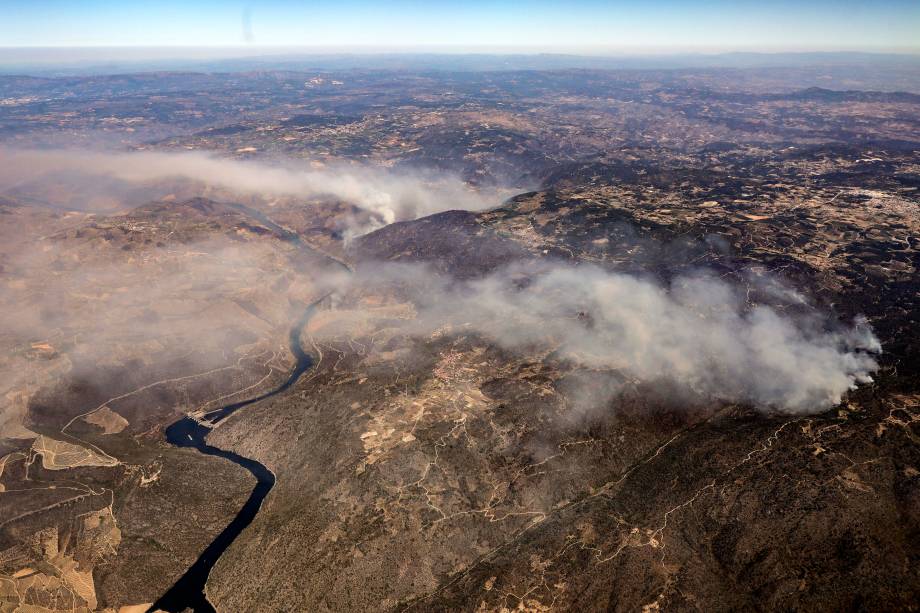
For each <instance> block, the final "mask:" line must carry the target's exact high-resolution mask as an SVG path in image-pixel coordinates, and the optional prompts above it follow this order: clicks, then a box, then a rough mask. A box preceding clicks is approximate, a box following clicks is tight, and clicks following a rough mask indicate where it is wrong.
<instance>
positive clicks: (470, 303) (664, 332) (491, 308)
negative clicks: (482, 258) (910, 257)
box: [349, 264, 881, 413]
mask: <svg viewBox="0 0 920 613" xmlns="http://www.w3.org/2000/svg"><path fill="white" fill-rule="evenodd" d="M349 283H350V285H351V287H352V288H355V289H358V290H359V291H368V290H369V289H370V290H372V291H373V290H376V289H378V288H379V289H380V290H381V291H385V288H387V287H394V286H396V287H402V288H403V289H404V290H406V291H408V292H409V296H410V297H411V300H412V302H413V303H414V304H415V306H416V310H417V314H418V315H417V319H416V320H414V321H412V322H409V323H407V328H408V329H409V330H410V331H411V332H412V333H415V334H428V333H430V332H432V331H433V330H436V329H438V328H440V327H442V326H443V325H444V324H445V323H449V324H450V325H452V326H455V327H457V328H458V330H462V331H464V332H474V333H477V334H479V335H482V336H483V337H485V338H487V339H489V340H490V341H492V342H495V343H497V344H499V345H501V346H502V347H504V348H507V349H511V350H524V349H528V348H534V347H535V346H538V345H544V346H547V345H548V346H550V347H555V348H557V349H558V351H559V353H560V354H562V355H563V356H565V357H567V358H570V359H571V360H572V361H573V362H575V363H577V364H580V365H582V366H584V367H587V368H589V369H598V370H606V371H611V372H615V373H617V374H618V376H619V378H620V379H622V378H624V377H625V378H626V379H627V380H633V381H637V382H644V383H653V384H654V383H656V382H659V383H661V384H662V386H666V387H667V388H668V389H669V390H678V392H679V393H683V394H685V397H684V398H682V400H688V399H697V400H712V399H715V400H719V401H726V402H739V403H748V404H752V405H754V406H757V407H760V408H762V409H765V410H779V411H784V412H791V413H809V412H818V411H821V410H824V409H827V408H828V407H830V406H833V405H834V404H837V403H839V402H840V401H841V398H842V396H843V394H844V393H845V392H847V391H848V390H850V389H852V388H854V387H855V386H856V384H858V383H864V382H868V381H871V373H872V372H874V371H875V370H876V369H877V364H876V362H875V360H874V359H873V357H872V354H873V353H877V352H879V351H880V350H881V347H880V345H879V342H878V340H877V339H876V337H875V336H874V335H873V334H872V332H871V330H870V329H869V328H868V326H867V325H866V324H865V322H862V321H858V322H855V323H854V324H853V325H851V326H841V325H831V324H830V322H829V321H828V320H827V319H826V318H825V319H822V318H820V317H818V316H816V315H810V316H805V315H798V316H792V315H785V314H783V313H782V312H781V311H779V310H778V309H777V308H773V307H768V306H763V305H760V306H757V305H754V306H751V305H747V304H745V301H744V299H743V298H742V295H741V293H740V292H739V291H738V290H737V289H736V288H734V287H732V286H730V285H728V284H727V283H725V282H723V281H720V280H718V279H715V278H712V277H710V276H705V275H699V276H689V277H682V278H678V279H676V280H674V281H673V282H672V283H671V284H670V286H669V287H663V286H661V285H660V284H658V283H657V282H654V281H651V280H648V279H643V278H639V277H635V276H631V275H624V274H616V273H611V272H608V271H604V270H602V269H600V268H596V267H593V266H578V267H574V266H571V265H562V264H555V265H546V264H543V265H536V266H535V265H529V266H528V267H521V266H517V267H513V268H507V269H505V270H502V271H499V272H495V273H493V274H490V275H488V276H486V277H485V278H482V279H479V280H476V281H472V282H467V283H462V284H461V283H457V282H454V281H451V280H449V279H445V278H443V277H438V276H435V275H433V274H431V273H430V272H429V271H427V270H424V269H421V268H418V267H415V266H399V265H383V266H377V267H373V268H372V269H371V270H369V271H366V272H365V273H363V274H360V275H359V276H358V277H357V278H355V279H352V280H350V281H349ZM787 293H788V296H789V300H790V301H791V302H796V301H801V297H800V296H799V295H798V294H796V293H795V292H793V291H791V290H788V292H787Z"/></svg>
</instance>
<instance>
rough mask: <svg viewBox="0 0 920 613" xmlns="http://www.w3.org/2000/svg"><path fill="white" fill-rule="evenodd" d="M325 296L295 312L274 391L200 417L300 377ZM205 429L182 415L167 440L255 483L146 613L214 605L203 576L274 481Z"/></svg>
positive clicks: (227, 411)
mask: <svg viewBox="0 0 920 613" xmlns="http://www.w3.org/2000/svg"><path fill="white" fill-rule="evenodd" d="M236 208H239V209H240V210H242V211H244V212H246V213H248V214H249V215H251V216H252V217H255V218H256V219H258V220H259V221H260V222H262V223H263V224H265V225H266V226H267V227H269V228H270V229H271V230H273V231H274V232H276V233H277V234H278V235H279V236H280V238H281V239H282V240H284V241H286V242H289V243H292V244H294V245H297V246H298V247H300V248H305V245H303V243H302V242H301V241H300V238H299V237H298V236H297V235H296V234H293V233H292V232H290V231H288V230H285V229H284V228H282V227H281V226H279V225H277V224H276V223H275V222H273V221H271V220H270V219H269V218H268V217H266V216H265V215H263V214H262V213H260V212H258V211H255V210H253V209H250V208H248V207H244V206H242V205H236ZM324 298H325V297H324ZM324 298H321V299H320V300H317V301H316V302H314V303H313V304H311V305H310V306H308V307H307V309H306V310H305V311H304V313H303V315H301V316H300V319H298V320H297V321H296V322H295V323H294V325H293V326H292V327H291V331H290V333H289V335H288V343H289V345H290V349H291V353H293V354H294V358H295V359H296V361H297V362H296V364H295V366H294V370H293V371H291V374H290V376H288V378H287V380H285V381H284V383H282V384H281V385H279V386H278V387H276V388H275V389H273V390H271V391H268V392H265V393H264V394H260V395H259V396H256V397H254V398H250V399H248V400H243V401H240V402H234V403H232V404H228V405H226V406H223V407H221V408H219V409H215V410H213V411H210V412H208V413H206V414H205V416H204V418H203V421H207V422H209V423H210V424H211V425H213V424H216V423H217V422H219V421H221V420H222V419H224V418H225V417H228V416H229V415H231V414H233V412H234V411H237V410H239V409H241V408H243V407H245V406H248V405H250V404H253V403H255V402H259V401H260V400H265V399H266V398H270V397H272V396H274V395H276V394H280V393H282V392H284V391H285V390H287V389H288V388H289V387H291V386H292V385H294V383H296V382H297V380H298V379H299V378H300V375H302V374H303V373H304V372H306V371H307V370H308V369H309V368H310V367H311V366H313V358H312V357H311V356H310V355H309V354H307V353H306V352H305V351H304V350H303V347H301V346H300V334H301V332H302V331H303V328H304V326H305V325H306V324H307V322H308V321H309V320H310V317H311V316H312V315H313V312H314V311H315V310H316V307H317V305H318V304H319V303H320V302H321V301H322V300H323V299H324ZM210 432H211V427H209V426H207V425H205V424H203V423H199V422H198V421H196V420H194V419H192V418H190V417H184V418H182V419H180V420H179V421H177V422H175V423H173V424H172V425H170V426H169V427H168V428H166V440H167V441H169V443H170V444H172V445H175V446H176V447H193V448H195V449H197V450H198V451H199V452H201V453H203V454H205V455H213V456H218V457H221V458H224V459H226V460H230V461H231V462H234V463H235V464H239V465H240V466H242V467H243V468H245V469H246V470H248V471H249V472H250V473H252V475H253V476H254V477H255V478H256V486H255V488H253V490H252V493H251V494H250V495H249V499H248V500H246V504H244V505H243V508H242V509H240V512H239V513H237V515H236V517H234V518H233V521H232V522H230V525H228V526H227V527H226V528H224V530H223V532H221V533H220V534H219V535H217V538H215V539H214V540H213V541H212V542H211V544H210V545H208V547H207V548H206V549H205V550H204V551H203V552H202V554H201V555H200V556H199V557H198V559H197V560H195V563H194V564H192V566H191V567H190V568H189V569H188V570H187V571H186V572H185V574H184V575H182V576H181V577H180V578H179V580H178V581H176V583H175V584H174V585H173V586H172V587H171V588H170V589H169V590H168V591H167V592H166V593H165V594H163V595H162V596H161V597H160V598H159V600H157V601H156V602H155V603H153V605H152V606H151V607H150V609H148V612H149V611H155V610H157V609H160V610H163V611H170V612H171V613H179V612H180V611H185V610H188V609H191V610H192V611H195V612H196V613H211V612H213V611H214V607H213V606H211V603H210V602H208V600H207V598H205V595H204V586H205V583H206V582H207V580H208V575H209V574H210V573H211V569H212V568H214V564H216V563H217V560H218V559H219V558H220V556H221V555H222V554H223V553H224V551H226V550H227V547H229V546H230V545H231V544H232V543H233V541H234V540H236V537H237V536H239V535H240V533H241V532H243V530H244V529H245V528H246V526H248V525H249V524H251V523H252V520H253V519H255V516H256V513H258V512H259V509H260V508H261V507H262V501H263V500H264V499H265V497H266V496H267V495H268V492H269V491H271V489H272V486H273V485H275V475H274V474H272V472H271V471H270V470H268V469H267V468H266V467H265V466H263V465H262V464H260V463H259V462H256V461H255V460H252V459H250V458H244V457H243V456H241V455H237V454H235V453H233V452H232V451H224V450H223V449H218V448H217V447H212V446H211V445H208V444H207V443H206V442H205V438H206V437H207V436H208V434H209V433H210Z"/></svg>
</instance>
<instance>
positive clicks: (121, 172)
mask: <svg viewBox="0 0 920 613" xmlns="http://www.w3.org/2000/svg"><path fill="white" fill-rule="evenodd" d="M60 176H67V177H68V180H69V181H70V182H77V181H78V180H79V177H80V176H83V177H89V178H94V177H95V178H103V179H108V180H111V179H115V180H118V181H123V182H127V183H130V184H144V183H150V182H156V181H167V180H175V179H183V180H188V181H194V182H199V183H204V184H207V185H213V186H218V187H221V188H225V189H228V190H231V191H235V192H239V193H243V194H258V195H262V196H292V197H303V198H308V197H313V196H331V197H334V198H338V199H340V200H344V201H346V202H349V203H352V204H355V205H357V206H359V207H361V208H363V209H365V210H367V211H369V212H371V213H373V215H374V216H375V218H376V222H375V223H374V224H373V225H371V226H369V227H364V228H358V229H356V230H355V231H358V232H360V231H364V232H366V231H370V230H373V229H376V227H380V226H383V225H386V224H389V223H392V222H394V221H398V220H405V219H415V218H417V217H421V216H424V215H429V214H432V213H436V212H440V211H445V210H449V209H465V210H479V209H483V208H485V207H486V206H489V205H493V206H494V205H495V204H497V202H496V201H495V199H494V198H490V197H489V196H487V195H482V194H480V193H477V192H475V191H472V190H471V189H469V188H468V187H467V186H466V185H465V184H464V183H463V182H462V181H461V180H460V179H459V178H457V177H453V176H450V175H446V174H435V173H427V174H426V173H421V172H417V173H408V172H397V171H393V170H388V169H383V168H379V167H371V166H355V165H344V164H340V165H330V166H329V167H326V168H320V169H316V168H312V167H307V163H306V162H301V163H300V164H299V165H298V164H295V163H294V162H292V161H290V160H288V161H285V162H279V163H277V164H275V165H269V164H266V163H261V162H253V161H240V160H232V159H226V158H219V157H216V156H215V155H212V154H208V153H203V152H176V153H172V152H169V153H167V152H148V151H138V152H124V153H100V152H92V151H73V150H63V151H62V150H47V151H44V150H25V151H17V150H9V149H6V150H4V149H0V186H2V187H8V186H10V185H16V184H22V183H26V182H29V181H35V180H37V179H41V178H44V177H52V178H53V177H60ZM93 184H94V186H95V187H96V188H99V189H101V188H102V187H103V184H102V183H100V181H99V180H98V179H96V180H95V181H94V183H93Z"/></svg>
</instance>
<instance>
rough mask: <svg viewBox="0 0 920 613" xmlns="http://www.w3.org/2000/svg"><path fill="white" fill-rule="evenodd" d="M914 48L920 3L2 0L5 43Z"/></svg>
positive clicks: (1, 41) (0, 31)
mask: <svg viewBox="0 0 920 613" xmlns="http://www.w3.org/2000/svg"><path fill="white" fill-rule="evenodd" d="M240 45H245V46H249V47H252V48H253V50H257V49H259V48H260V47H269V46H309V47H323V48H352V47H363V48H395V49H410V48H413V47H424V48H441V47H448V48H453V49H457V50H476V49H484V48H485V49H496V50H497V49H505V48H520V49H522V50H531V51H541V50H547V51H604V50H612V51H617V50H626V51H630V50H637V51H659V50H661V51H684V50H698V51H722V50H735V49H739V50H840V49H848V50H856V49H878V50H899V49H902V50H914V51H915V50H918V49H920V0H875V1H857V0H816V1H813V2H808V1H805V0H801V1H797V2H793V1H788V0H778V1H771V0H762V1H760V2H754V1H749V0H736V1H730V0H710V1H698V2H690V1H679V0H670V1H662V2H652V1H646V2H642V1H632V2H625V1H607V2H601V1H597V0H570V1H569V2H550V1H545V0H531V1H529V2H527V1H521V0H518V1H507V0H506V1H491V2H490V1H483V0H467V1H465V2H439V1H437V0H429V1H410V0H393V1H390V2H373V1H369V0H335V1H326V0H319V1H314V2H303V1H294V0H263V1H256V0H249V1H239V0H237V1H234V0H230V1H225V2H217V1H199V2H195V1H194V0H183V1H179V0H159V1H157V2H148V1H143V0H133V1H127V0H125V1H120V2H116V1H113V0H82V1H78V0H0V46H2V47H19V46H240Z"/></svg>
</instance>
